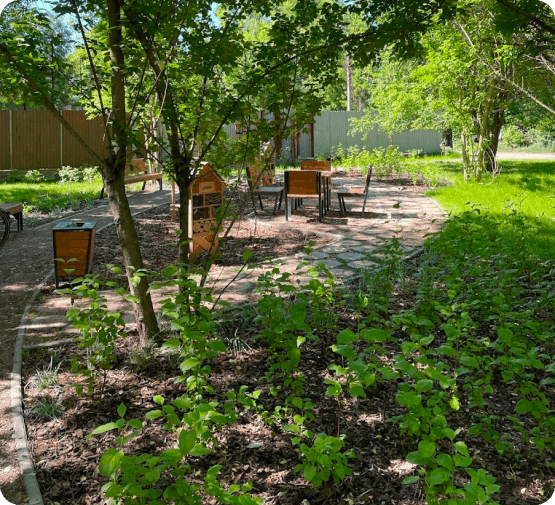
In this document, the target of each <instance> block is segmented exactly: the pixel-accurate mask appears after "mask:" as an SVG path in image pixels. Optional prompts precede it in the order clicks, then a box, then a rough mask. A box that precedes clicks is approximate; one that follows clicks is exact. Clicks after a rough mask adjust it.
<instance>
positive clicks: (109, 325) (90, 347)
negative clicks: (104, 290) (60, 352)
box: [56, 275, 126, 396]
mask: <svg viewBox="0 0 555 505" xmlns="http://www.w3.org/2000/svg"><path fill="white" fill-rule="evenodd" d="M76 281H80V283H79V284H77V285H75V286H73V287H72V288H66V289H58V290H56V293H59V294H66V295H69V296H70V297H71V299H72V304H73V300H74V299H81V300H86V301H83V302H82V304H81V306H79V307H77V308H73V309H70V310H68V311H67V314H66V317H67V318H68V320H69V321H70V322H71V323H72V324H73V326H74V328H76V329H77V330H79V333H80V335H79V337H77V342H78V344H79V347H81V348H82V349H84V350H85V351H86V354H85V356H84V357H80V356H76V357H74V359H73V360H72V363H71V369H72V371H73V372H78V373H79V374H80V375H81V376H82V377H84V378H85V383H86V384H87V395H88V396H93V395H94V393H95V390H96V381H97V379H98V378H99V377H101V376H102V377H103V381H102V384H101V386H100V395H101V394H102V391H103V389H104V384H105V381H106V370H108V369H109V368H110V367H111V366H112V364H113V363H114V361H115V359H116V357H115V354H114V346H115V343H116V341H117V340H118V339H120V338H123V337H125V336H126V334H125V331H124V329H125V322H124V321H123V319H122V318H121V314H120V313H119V312H113V311H110V310H108V305H107V299H106V297H104V296H101V295H100V294H99V290H100V287H101V286H102V283H101V282H100V280H99V278H98V276H97V275H94V276H93V275H87V276H85V277H83V278H79V279H76ZM110 285H111V286H113V283H110ZM119 293H120V295H122V296H123V295H125V291H124V290H123V289H121V290H119ZM74 387H75V389H76V391H77V393H78V394H79V395H81V394H83V392H84V387H83V384H81V383H75V384H74Z"/></svg>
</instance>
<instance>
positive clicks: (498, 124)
mask: <svg viewBox="0 0 555 505" xmlns="http://www.w3.org/2000/svg"><path fill="white" fill-rule="evenodd" d="M504 124H505V110H504V109H500V108H498V109H495V110H494V111H493V121H492V123H491V132H490V151H489V156H488V157H487V159H486V169H487V170H488V171H490V172H493V169H494V165H495V158H496V156H497V149H498V148H499V134H500V133H501V128H503V125H504Z"/></svg>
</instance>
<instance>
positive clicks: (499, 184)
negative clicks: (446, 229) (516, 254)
mask: <svg viewBox="0 0 555 505" xmlns="http://www.w3.org/2000/svg"><path fill="white" fill-rule="evenodd" d="M500 166H501V174H500V175H499V176H498V177H497V178H496V179H495V180H492V177H491V175H490V174H483V177H482V179H483V180H482V182H479V183H478V182H475V181H469V182H464V180H463V175H462V168H461V167H462V163H445V164H442V165H441V167H440V170H441V175H442V177H443V178H445V179H447V180H449V181H450V182H451V183H452V185H451V186H444V187H438V188H435V189H433V190H431V191H429V192H428V193H427V195H428V196H430V197H432V198H434V199H435V200H437V201H438V202H439V203H440V204H441V205H442V206H443V207H444V208H445V209H446V210H447V211H448V212H452V213H455V214H460V213H461V212H463V211H464V210H467V209H468V203H469V202H471V203H473V204H475V205H481V206H483V207H484V208H486V209H488V210H489V211H490V212H492V213H495V214H498V213H507V212H511V211H512V210H513V209H518V211H519V212H521V213H522V214H523V215H524V216H527V217H532V218H540V216H542V215H544V216H545V217H546V218H548V219H553V218H555V208H554V207H555V200H553V197H554V196H555V162H553V161H502V162H500Z"/></svg>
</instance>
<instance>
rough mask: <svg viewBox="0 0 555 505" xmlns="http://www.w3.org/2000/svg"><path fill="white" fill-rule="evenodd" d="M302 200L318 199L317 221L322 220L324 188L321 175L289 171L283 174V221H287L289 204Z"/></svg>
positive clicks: (310, 172)
mask: <svg viewBox="0 0 555 505" xmlns="http://www.w3.org/2000/svg"><path fill="white" fill-rule="evenodd" d="M303 198H317V199H318V221H320V222H322V221H323V220H324V210H325V198H326V195H325V188H324V185H323V184H322V174H321V173H320V172H317V171H308V170H305V171H303V170H301V171H295V170H289V171H286V172H285V219H286V221H289V217H290V215H291V206H290V200H291V203H295V208H296V204H297V203H302V199H303Z"/></svg>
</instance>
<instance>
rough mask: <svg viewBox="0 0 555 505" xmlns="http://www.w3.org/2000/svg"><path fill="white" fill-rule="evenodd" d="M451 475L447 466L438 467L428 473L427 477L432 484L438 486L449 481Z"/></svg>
mask: <svg viewBox="0 0 555 505" xmlns="http://www.w3.org/2000/svg"><path fill="white" fill-rule="evenodd" d="M450 476H451V473H450V472H449V470H447V468H436V469H435V470H431V471H430V472H428V473H427V475H426V479H427V480H428V483H429V484H430V485H431V486H437V485H439V484H443V483H444V482H447V481H448V480H449V478H450Z"/></svg>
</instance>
